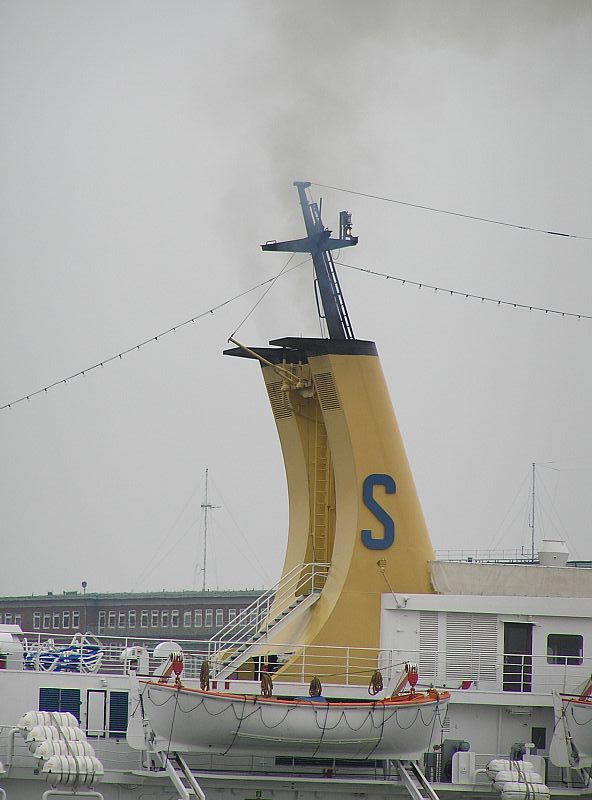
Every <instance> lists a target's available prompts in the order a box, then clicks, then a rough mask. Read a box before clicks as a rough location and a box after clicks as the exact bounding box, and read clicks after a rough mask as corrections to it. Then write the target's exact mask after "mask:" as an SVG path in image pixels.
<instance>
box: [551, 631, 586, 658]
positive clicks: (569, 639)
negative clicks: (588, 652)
mask: <svg viewBox="0 0 592 800" xmlns="http://www.w3.org/2000/svg"><path fill="white" fill-rule="evenodd" d="M583 657H584V637H583V636H580V635H579V634H576V633H550V634H549V635H548V636H547V664H570V665H579V664H582V663H583Z"/></svg>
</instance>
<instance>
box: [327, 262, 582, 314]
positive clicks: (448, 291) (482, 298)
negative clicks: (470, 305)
mask: <svg viewBox="0 0 592 800" xmlns="http://www.w3.org/2000/svg"><path fill="white" fill-rule="evenodd" d="M335 263H336V264H339V266H340V267H346V268H347V269H353V270H356V272H364V273H366V274H367V275H376V276H377V277H379V278H386V279H387V280H392V281H397V282H398V283H400V284H401V285H402V286H415V287H416V288H418V289H433V290H434V292H442V294H447V295H452V296H456V297H464V298H465V299H466V300H480V301H481V302H482V303H493V304H494V305H496V306H510V307H512V308H520V309H524V310H527V311H541V312H544V313H545V314H554V315H556V316H559V317H572V318H574V319H592V314H576V313H574V312H572V311H558V310H557V309H555V308H545V307H544V306H531V305H529V304H528V303H515V302H514V301H513V300H499V299H498V298H496V297H486V296H485V295H481V294H472V293H471V292H461V291H459V290H457V289H446V288H445V287H443V286H434V285H432V284H431V283H419V282H418V281H410V280H409V279H408V278H399V277H397V276H396V275H389V274H388V273H386V272H378V271H377V270H373V269H368V268H366V267H355V266H354V265H353V264H345V263H344V262H343V261H335Z"/></svg>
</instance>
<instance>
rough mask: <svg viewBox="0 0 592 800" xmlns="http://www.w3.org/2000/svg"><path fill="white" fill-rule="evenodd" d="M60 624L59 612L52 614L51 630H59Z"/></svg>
mask: <svg viewBox="0 0 592 800" xmlns="http://www.w3.org/2000/svg"><path fill="white" fill-rule="evenodd" d="M60 622H61V617H60V612H59V611H57V612H54V615H53V621H52V628H54V629H55V628H59V627H60Z"/></svg>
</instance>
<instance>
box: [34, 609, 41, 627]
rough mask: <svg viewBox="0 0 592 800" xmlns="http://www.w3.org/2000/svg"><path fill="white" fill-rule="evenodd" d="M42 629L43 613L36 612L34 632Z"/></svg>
mask: <svg viewBox="0 0 592 800" xmlns="http://www.w3.org/2000/svg"><path fill="white" fill-rule="evenodd" d="M40 627H41V612H40V611H34V612H33V630H34V631H38V630H39V628H40Z"/></svg>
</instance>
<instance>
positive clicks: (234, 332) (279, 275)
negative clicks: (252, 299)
mask: <svg viewBox="0 0 592 800" xmlns="http://www.w3.org/2000/svg"><path fill="white" fill-rule="evenodd" d="M295 255H296V253H292V255H291V256H290V258H289V259H288V260H287V261H286V263H285V264H284V266H283V267H282V268H281V270H280V271H279V272H278V274H277V275H276V276H275V278H273V280H272V281H271V282H270V284H269V286H268V287H267V289H266V290H265V291H264V292H263V294H262V295H261V297H260V298H259V300H257V302H256V303H255V305H254V306H253V308H252V309H251V310H250V311H249V313H248V314H247V315H246V317H244V318H243V320H242V322H240V323H239V324H238V325H237V327H236V328H235V330H234V331H233V332H232V333H231V334H230V336H229V337H228V341H230V340H231V339H232V338H233V337H234V336H236V334H237V333H238V332H239V331H240V329H241V328H242V327H243V325H244V324H245V322H246V321H247V320H248V319H249V317H250V316H251V314H252V313H253V311H255V309H256V308H257V306H258V305H259V303H261V302H262V300H263V299H264V298H265V297H267V295H268V294H269V292H270V291H271V290H272V289H273V287H274V286H275V284H276V281H277V280H279V278H281V277H282V275H283V274H284V272H285V271H286V270H287V269H288V265H289V263H290V261H291V260H292V259H293V258H294V256H295ZM309 260H310V259H308V258H306V259H305V260H304V261H302V262H301V263H302V264H306V262H307V261H309ZM299 266H301V264H296V265H295V267H299Z"/></svg>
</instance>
